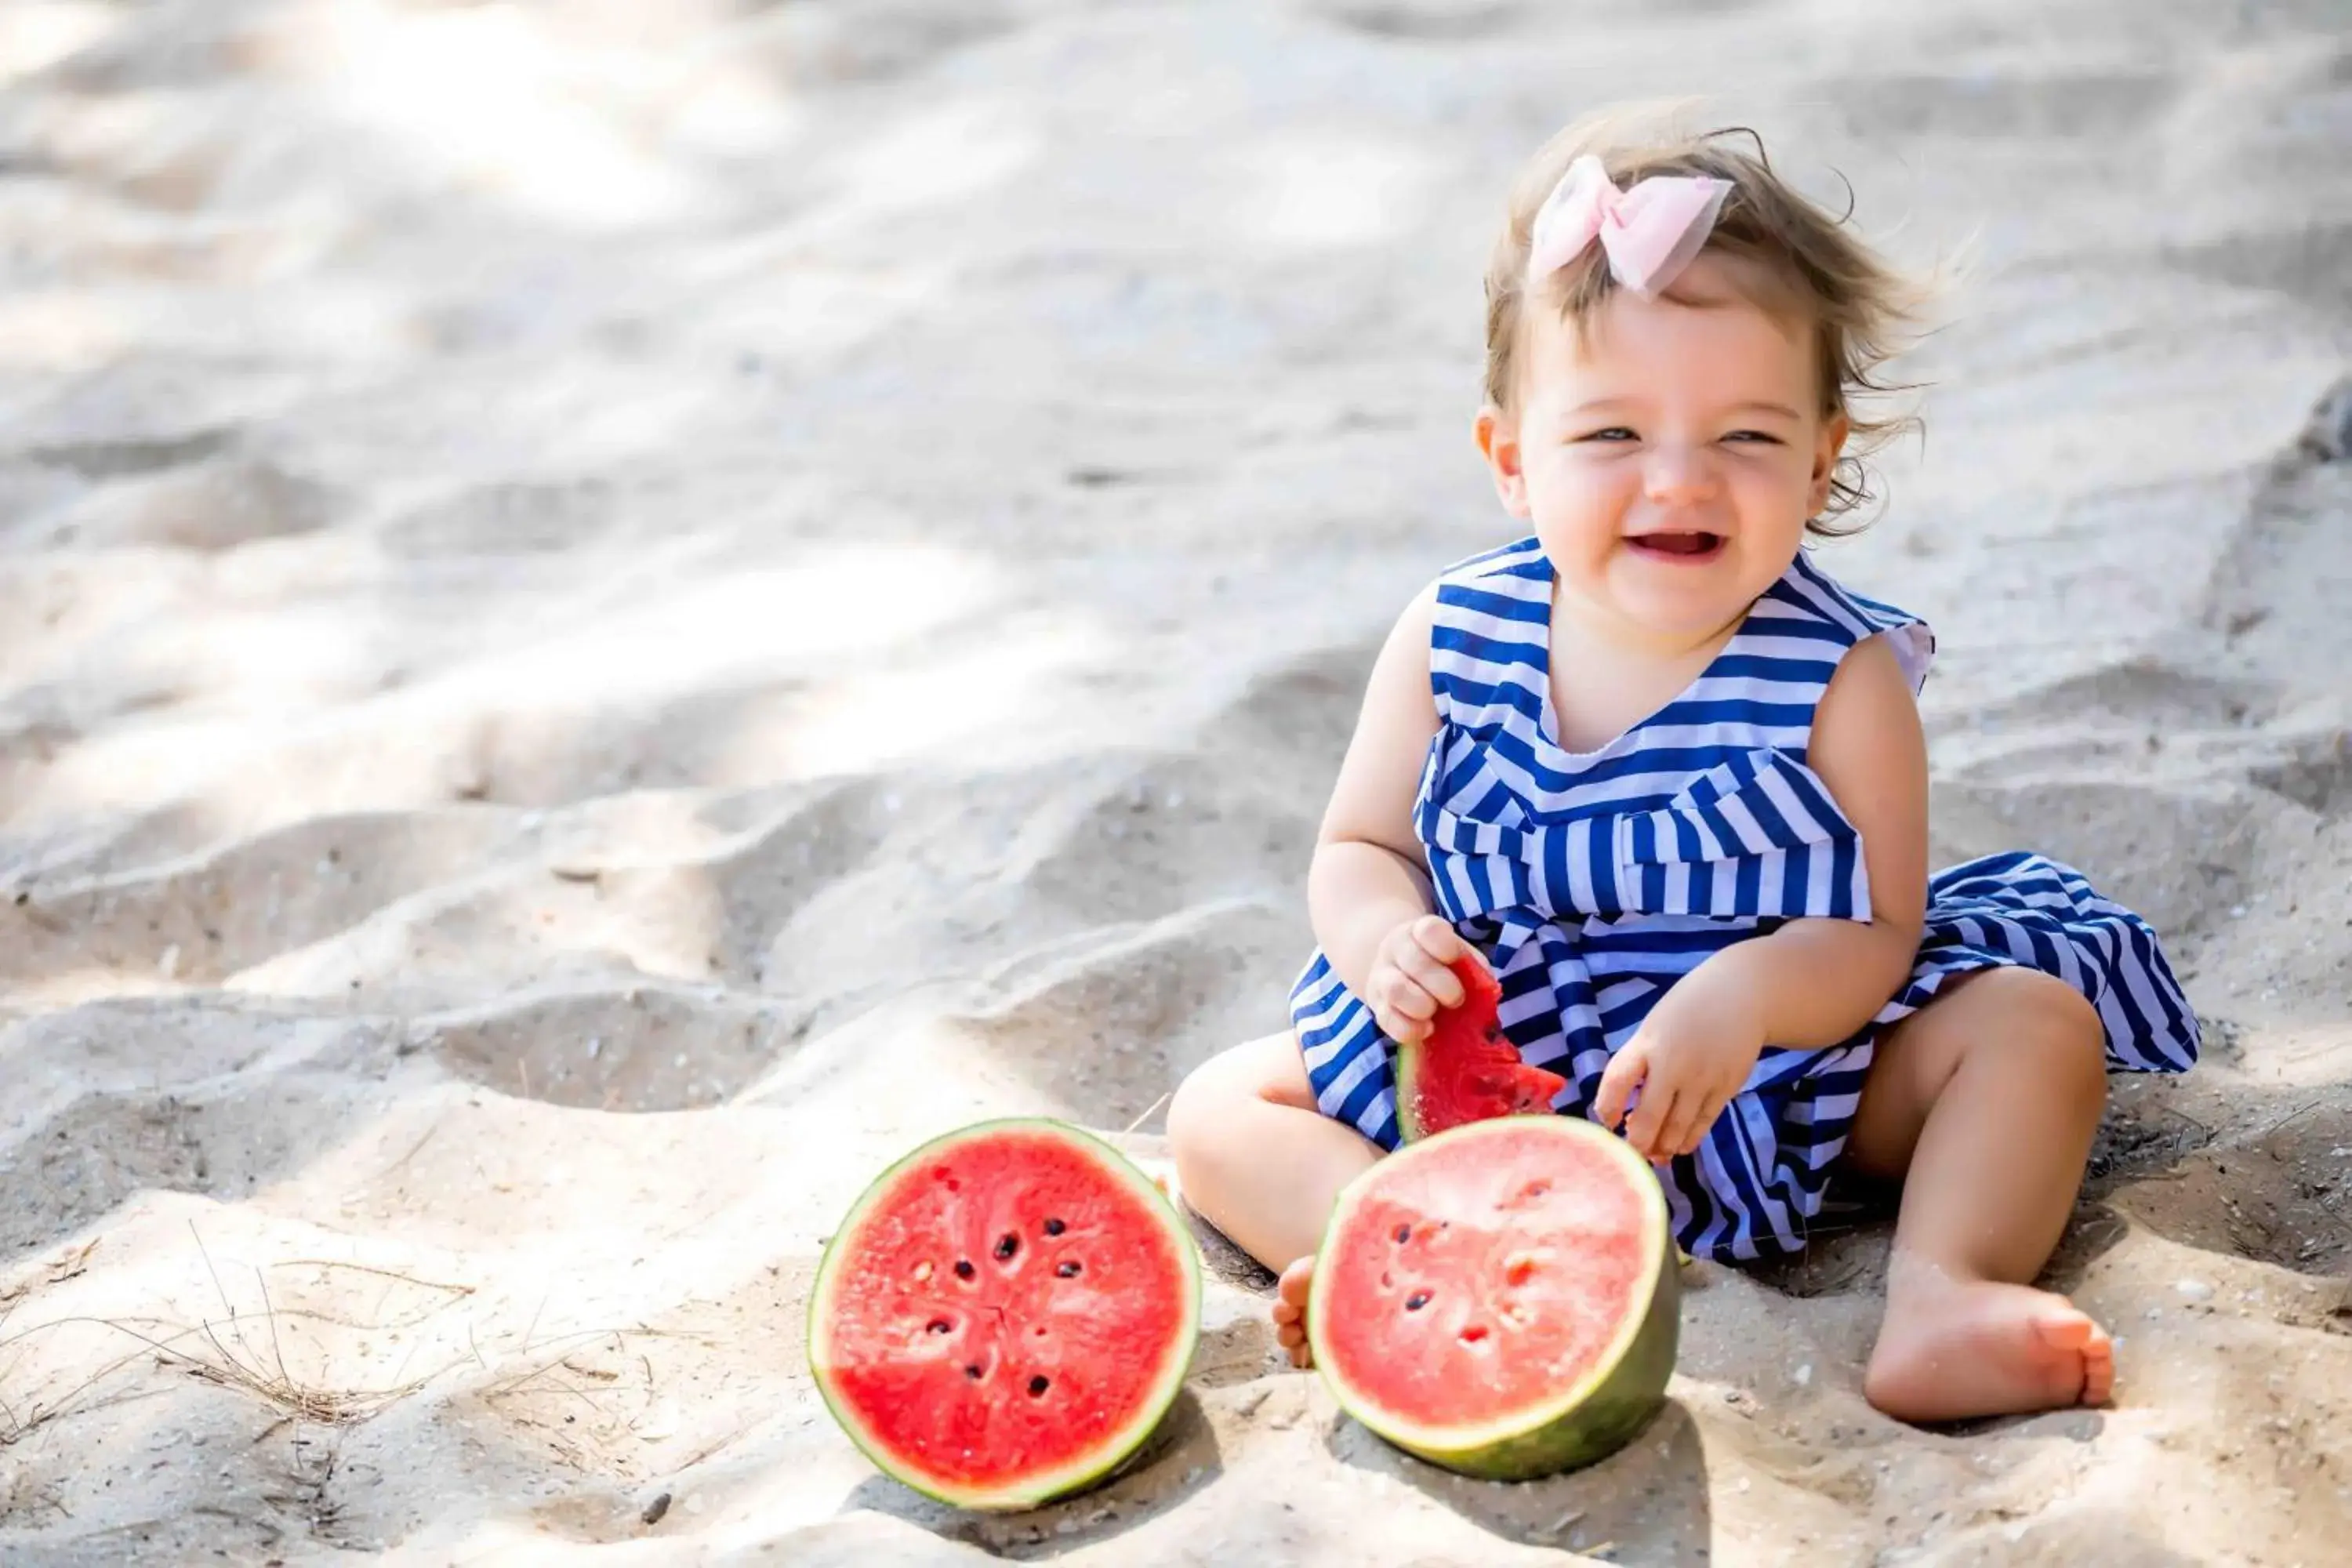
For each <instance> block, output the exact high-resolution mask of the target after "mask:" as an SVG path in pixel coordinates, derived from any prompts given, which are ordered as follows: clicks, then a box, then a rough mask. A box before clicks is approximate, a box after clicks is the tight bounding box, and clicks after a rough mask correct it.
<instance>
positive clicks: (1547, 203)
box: [1528, 153, 1731, 299]
mask: <svg viewBox="0 0 2352 1568" xmlns="http://www.w3.org/2000/svg"><path fill="white" fill-rule="evenodd" d="M1730 194H1731V182H1730V181H1728V180H1711V179H1706V178H1703V177H1700V176H1697V175H1688V176H1681V175H1667V174H1653V175H1651V176H1650V177H1649V178H1648V179H1646V180H1642V181H1638V182H1636V183H1635V184H1634V186H1633V189H1632V190H1630V191H1621V190H1619V189H1618V188H1617V186H1616V184H1615V183H1614V182H1613V181H1612V180H1611V179H1610V178H1609V171H1608V170H1606V169H1605V168H1603V167H1601V160H1600V159H1598V158H1596V157H1594V156H1593V155H1592V154H1591V153H1586V154H1584V156H1582V157H1580V158H1579V159H1577V161H1576V162H1575V163H1570V165H1569V166H1568V173H1566V174H1562V175H1561V176H1560V177H1559V184H1557V185H1554V186H1553V187H1552V192H1551V195H1549V196H1547V197H1546V198H1544V205H1543V207H1542V209H1541V210H1540V211H1538V213H1537V214H1536V221H1535V227H1534V231H1533V233H1532V235H1531V236H1530V239H1529V244H1528V282H1530V283H1533V282H1534V281H1535V280H1536V279H1539V278H1548V277H1549V276H1550V275H1551V274H1553V273H1554V272H1557V271H1559V269H1560V268H1563V267H1565V266H1567V265H1568V264H1569V263H1570V262H1571V261H1573V260H1575V259H1576V258H1578V257H1579V256H1580V255H1582V254H1583V252H1584V247H1586V246H1588V245H1591V243H1592V242H1593V241H1594V240H1595V239H1598V240H1600V241H1601V249H1602V250H1604V251H1606V252H1608V255H1609V271H1610V275H1611V276H1612V277H1613V278H1615V279H1617V281H1618V282H1620V283H1622V284H1623V285H1624V286H1625V287H1626V288H1628V289H1632V290H1633V292H1634V293H1636V294H1639V295H1641V296H1642V297H1643V299H1650V298H1652V297H1654V296H1655V295H1656V294H1657V293H1658V291H1659V290H1661V289H1664V288H1665V287H1666V285H1667V284H1669V283H1672V282H1673V281H1674V280H1675V275H1676V274H1677V273H1679V272H1681V271H1682V269H1683V268H1685V267H1687V266H1689V265H1690V263H1691V259H1692V258H1694V257H1696V255H1698V253H1699V251H1700V250H1701V249H1702V248H1703V247H1705V246H1706V237H1707V235H1708V234H1709V233H1711V232H1713V230H1714V228H1715V219H1716V215H1717V213H1720V212H1721V211H1722V210H1723V200H1724V198H1725V197H1726V196H1727V195H1730Z"/></svg>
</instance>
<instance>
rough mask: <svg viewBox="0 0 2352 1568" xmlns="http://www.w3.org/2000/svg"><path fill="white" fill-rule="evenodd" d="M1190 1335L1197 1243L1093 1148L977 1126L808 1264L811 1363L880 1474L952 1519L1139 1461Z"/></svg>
mask: <svg viewBox="0 0 2352 1568" xmlns="http://www.w3.org/2000/svg"><path fill="white" fill-rule="evenodd" d="M1200 1327H1201V1272H1200V1264H1199V1260H1198V1259H1197V1258H1196V1257H1195V1255H1194V1253H1193V1248H1192V1236H1191V1234H1190V1233H1189V1232H1188V1231H1187V1230H1186V1229H1185V1227H1184V1224H1183V1222H1182V1221H1181V1220H1180V1219H1179V1218H1178V1217H1177V1215H1176V1211H1175V1209H1174V1208H1173V1207H1172V1206H1171V1205H1170V1204H1169V1201H1168V1199H1167V1198H1166V1197H1165V1196H1164V1195H1163V1194H1161V1193H1160V1189H1159V1188H1157V1187H1155V1186H1153V1185H1152V1184H1151V1180H1150V1177H1148V1176H1146V1175H1145V1174H1144V1173H1142V1172H1141V1171H1139V1170H1138V1169H1136V1167H1135V1166H1134V1165H1133V1164H1132V1163H1129V1161H1128V1160H1127V1158H1126V1157H1125V1156H1124V1155H1122V1154H1120V1153H1119V1152H1118V1150H1116V1149H1113V1148H1112V1147H1111V1146H1110V1145H1109V1144H1108V1143H1106V1142H1103V1141H1102V1140H1101V1139H1099V1138H1097V1137H1095V1136H1094V1135H1093V1134H1091V1133H1087V1132H1082V1131H1079V1130H1078V1129H1076V1128H1075V1127H1070V1126H1067V1125H1066V1124H1064V1123H1061V1122H1058V1121H988V1122H982V1123H981V1124H979V1125H978V1126H974V1127H967V1128H965V1129H963V1130H962V1131H957V1132H950V1133H949V1134H947V1135H946V1136H945V1137H942V1138H938V1139H935V1140H933V1141H932V1142H929V1143H926V1144H924V1145H923V1146H922V1147H921V1148H919V1149H918V1150H916V1151H915V1152H913V1153H911V1154H909V1155H908V1156H907V1157H906V1158H905V1159H903V1160H901V1161H899V1162H898V1163H897V1164H895V1165H893V1166H891V1167H890V1168H889V1169H888V1170H887V1171H886V1172H884V1173H882V1176H881V1179H880V1180H878V1181H877V1182H876V1183H875V1184H873V1185H872V1186H870V1187H868V1188H867V1189H866V1193H865V1195H864V1196H862V1197H860V1198H859V1199H858V1200H857V1203H856V1206H854V1207H853V1208H851V1210H850V1211H849V1214H848V1215H847V1217H845V1219H844V1220H843V1221H842V1223H841V1226H840V1228H839V1230H837V1231H836V1232H835V1234H834V1237H833V1240H832V1242H831V1243H830V1244H829V1245H827V1247H825V1249H824V1261H823V1262H821V1263H820V1264H818V1266H817V1272H816V1289H815V1292H814V1295H813V1296H812V1298H811V1300H810V1302H809V1365H810V1368H811V1370H812V1371H813V1372H814V1373H815V1377H816V1385H817V1388H818V1390H819V1392H821V1393H822V1394H824V1402H825V1405H826V1406H827V1407H828V1408H830V1409H831V1410H832V1412H833V1415H834V1419H835V1420H836V1421H838V1422H840V1423H841V1426H842V1429H843V1430H844V1431H845V1432H847V1433H848V1434H849V1436H850V1440H851V1441H853V1442H855V1443H856V1445H857V1446H858V1447H860V1448H862V1449H864V1450H865V1451H866V1456H867V1457H868V1458H871V1459H872V1460H873V1461H874V1462H875V1464H876V1465H877V1466H879V1467H880V1468H882V1469H883V1470H885V1471H886V1472H887V1473H888V1474H890V1475H892V1476H894V1477H896V1478H897V1479H899V1480H901V1481H903V1482H905V1483H906V1484H907V1485H908V1486H910V1487H912V1488H914V1489H916V1490H918V1491H920V1492H925V1493H928V1494H929V1495H930V1496H932V1497H935V1498H937V1499H939V1500H940V1501H941V1502H945V1503H950V1504H952V1505H954V1506H956V1507H958V1508H967V1509H981V1510H1010V1509H1025V1508H1034V1507H1036V1506H1037V1505H1038V1504H1040V1503H1044V1502H1048V1501H1050V1500H1053V1499H1055V1498H1057V1497H1062V1496H1066V1494H1068V1493H1070V1492H1074V1491H1077V1490H1080V1489H1084V1488H1085V1487H1087V1486H1088V1485H1090V1484H1092V1483H1093V1482H1095V1481H1097V1480H1100V1479H1104V1478H1105V1477H1107V1476H1108V1475H1109V1474H1110V1473H1111V1472H1112V1471H1114V1470H1116V1469H1118V1467H1119V1466H1120V1465H1121V1464H1122V1463H1123V1462H1125V1461H1126V1460H1128V1459H1129V1458H1131V1457H1133V1456H1134V1455H1136V1454H1137V1453H1138V1452H1139V1450H1140V1449H1141V1448H1142V1447H1143V1446H1144V1444H1145V1442H1146V1440H1147V1439H1149V1438H1150V1436H1151V1434H1152V1432H1153V1431H1154V1430H1155V1429H1156V1428H1157V1427H1158V1426H1159V1425H1160V1420H1161V1418H1162V1417H1164V1416H1165V1415H1167V1413H1168V1408H1169V1406H1170V1405H1172V1404H1174V1403H1175V1400H1176V1395H1177V1392H1178V1391H1179V1390H1180V1389H1181V1387H1182V1386H1183V1383H1184V1373H1185V1372H1186V1370H1187V1369H1188V1368H1190V1366H1191V1365H1192V1347H1193V1342H1194V1341H1195V1339H1196V1338H1197V1336H1198V1334H1199V1332H1200Z"/></svg>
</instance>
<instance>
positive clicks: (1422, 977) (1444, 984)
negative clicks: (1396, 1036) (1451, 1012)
mask: <svg viewBox="0 0 2352 1568" xmlns="http://www.w3.org/2000/svg"><path fill="white" fill-rule="evenodd" d="M1447 929H1448V930H1449V931H1450V930H1451V929H1453V928H1451V927H1448V928H1447ZM1402 946H1403V951H1402V952H1399V953H1398V954H1397V960H1396V963H1397V973H1400V974H1402V975H1403V976H1404V977H1405V978H1406V979H1407V980H1410V981H1412V983H1413V984H1414V985H1415V986H1417V987H1419V988H1420V990H1421V993H1422V994H1423V995H1424V996H1426V997H1427V998H1428V999H1429V1002H1430V1011H1431V1013H1434V1012H1435V1011H1436V1009H1438V1008H1440V1007H1459V1006H1460V1005H1462V1002H1463V990H1462V982H1461V981H1459V980H1457V979H1455V978H1454V971H1452V970H1451V969H1448V968H1447V967H1446V966H1445V965H1444V964H1443V963H1439V962H1438V961H1437V959H1436V957H1435V956H1434V955H1433V954H1432V953H1431V952H1430V951H1429V950H1428V949H1427V948H1425V947H1423V946H1421V945H1420V944H1419V943H1418V942H1406V943H1403V944H1402ZM1416 1016H1426V1015H1416Z"/></svg>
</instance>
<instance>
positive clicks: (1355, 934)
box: [1307, 586, 1470, 1039]
mask: <svg viewBox="0 0 2352 1568" xmlns="http://www.w3.org/2000/svg"><path fill="white" fill-rule="evenodd" d="M1436 604H1437V591H1436V589H1435V587H1434V586H1432V587H1431V588H1429V589H1427V590H1424V591H1423V593H1422V595H1420V597H1418V598H1416V599H1414V600H1413V602H1412V604H1411V605H1407V606H1406V608H1405V612H1404V614H1403V615H1402V616H1399V617H1398V619H1397V623H1396V626H1395V627H1394V629H1392V630H1391V632H1390V633H1389V638H1388V641H1387V642H1386V643H1385V644H1384V645H1382V647H1381V652H1380V657H1379V658H1377V659H1376V660H1374V661H1373V664H1372V675H1371V680H1370V683H1369V685H1368V686H1367V687H1366V689H1365V691H1364V706H1363V710H1362V711H1361V712H1360V714H1359V715H1358V716H1357V719H1356V733H1355V736H1354V738H1353V739H1351V740H1350V741H1349V742H1348V755H1347V757H1346V759H1345V760H1344V761H1342V762H1341V763H1340V764H1339V783H1338V784H1335V785H1334V786H1333V788H1332V791H1331V804H1330V805H1329V807H1328V809H1326V810H1325V812H1324V814H1323V827H1322V831H1321V832H1320V833H1319V834H1318V835H1317V837H1316V843H1315V859H1314V862H1313V864H1312V865H1310V866H1309V867H1308V868H1307V917H1308V919H1309V920H1310V921H1312V922H1313V923H1314V927H1315V938H1316V941H1317V942H1319V943H1321V944H1322V948H1323V952H1324V954H1325V956H1327V957H1328V958H1329V959H1330V961H1331V967H1332V968H1333V969H1335V970H1337V971H1338V972H1339V978H1340V979H1341V980H1343V981H1345V982H1347V984H1348V989H1349V990H1350V991H1352V992H1354V993H1355V994H1357V995H1358V996H1360V997H1362V998H1363V999H1364V1001H1365V1002H1366V1003H1367V1004H1368V1005H1370V1007H1371V1009H1372V1013H1373V1016H1374V1017H1375V1018H1376V1019H1377V1020H1378V1021H1379V1023H1380V1026H1381V1028H1382V1029H1383V1030H1385V1031H1386V1032H1387V1033H1388V1035H1389V1037H1391V1039H1418V1038H1420V1037H1422V1036H1423V1035H1424V1034H1426V1033H1427V1032H1428V1028H1429V1020H1430V1019H1431V1018H1432V1017H1433V1016H1435V1014H1436V1010H1437V1009H1438V1008H1439V1007H1441V1006H1444V1007H1452V1006H1457V1005H1460V1004H1461V1001H1462V986H1461V983H1460V982H1459V981H1457V980H1456V979H1455V978H1454V975H1453V973H1451V972H1450V971H1449V970H1448V969H1447V968H1446V967H1445V966H1446V965H1447V964H1448V963H1452V962H1453V961H1454V959H1456V958H1458V957H1460V956H1461V955H1462V954H1464V953H1465V952H1469V951H1470V948H1469V944H1468V943H1466V942H1463V941H1462V939H1461V938H1460V937H1459V936H1458V935H1457V934H1456V933H1455V932H1454V928H1453V927H1452V926H1451V925H1449V924H1447V923H1446V922H1445V921H1444V920H1443V919H1442V918H1440V917H1438V916H1437V915H1434V914H1433V913H1432V912H1431V911H1432V910H1434V909H1435V908H1436V901H1435V899H1434V897H1433V894H1432V892H1431V889H1430V885H1429V873H1428V872H1427V870H1426V869H1424V868H1423V862H1422V853H1421V845H1420V841H1419V840H1418V839H1417V838H1415V837H1414V836H1413V831H1412V808H1413V801H1414V798H1415V796H1416V795H1419V793H1420V790H1421V773H1422V767H1423V763H1424V762H1425V761H1426V759H1427V757H1428V754H1429V742H1430V737H1431V736H1433V735H1434V734H1435V733H1436V732H1437V704H1436V701H1435V700H1434V699H1433V697H1432V696H1431V695H1430V689H1429V636H1430V622H1431V617H1432V616H1433V614H1434V612H1435V609H1436Z"/></svg>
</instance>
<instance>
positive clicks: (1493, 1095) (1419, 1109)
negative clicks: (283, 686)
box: [1396, 958, 1568, 1142]
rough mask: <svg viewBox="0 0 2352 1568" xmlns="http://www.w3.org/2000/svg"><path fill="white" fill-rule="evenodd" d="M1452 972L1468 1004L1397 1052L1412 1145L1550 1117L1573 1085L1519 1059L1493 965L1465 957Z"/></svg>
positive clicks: (1401, 1102)
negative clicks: (1467, 1128) (1481, 1124)
mask: <svg viewBox="0 0 2352 1568" xmlns="http://www.w3.org/2000/svg"><path fill="white" fill-rule="evenodd" d="M1452 968H1453V970H1454V978H1455V979H1457V980H1459V981H1460V982H1461V983H1462V989H1463V992H1464V996H1463V1001H1462V1005H1460V1006H1459V1007H1446V1008H1443V1009H1441V1010H1440V1011H1439V1013H1438V1015H1437V1017H1436V1019H1435V1021H1434V1022H1433V1025H1432V1026H1431V1028H1430V1031H1429V1035H1428V1037H1427V1038H1425V1039H1423V1040H1421V1041H1419V1042H1418V1043H1415V1042H1412V1041H1406V1042H1404V1043H1402V1044H1400V1045H1399V1046H1398V1047H1397V1066H1396V1079H1397V1121H1398V1123H1399V1125H1400V1127H1401V1128H1402V1131H1403V1135H1404V1141H1405V1142H1412V1141H1413V1140H1414V1139H1417V1138H1426V1137H1429V1136H1431V1135H1432V1134H1433V1133H1438V1132H1443V1131H1445V1130H1446V1129H1447V1128H1449V1127H1460V1126H1463V1125H1464V1124H1465V1123H1467V1122H1472V1121H1486V1120H1487V1119H1488V1118H1490V1117H1496V1116H1519V1115H1526V1114H1530V1113H1533V1112H1538V1111H1548V1110H1550V1109H1551V1105H1552V1099H1553V1097H1554V1096H1556V1095H1558V1094H1559V1092H1560V1090H1562V1089H1566V1088H1567V1087H1568V1080H1567V1079H1564V1078H1562V1077H1560V1076H1559V1074H1558V1073H1555V1072H1546V1071H1545V1070H1544V1069H1543V1068H1534V1067H1529V1066H1528V1064H1527V1063H1526V1062H1524V1061H1522V1060H1521V1059H1520V1058H1519V1048H1518V1047H1517V1046H1515V1045H1513V1044H1511V1042H1510V1040H1509V1038H1508V1037H1507V1036H1505V1035H1504V1033H1503V1029H1502V1026H1501V1024H1499V1023H1498V1022H1497V1021H1496V1013H1497V1011H1498V1010H1499V1008H1500V1007H1501V1005H1502V1001H1503V987H1502V985H1501V984H1500V983H1499V982H1497V981H1496V978H1495V976H1494V975H1493V974H1492V973H1489V972H1488V970H1487V968H1486V965H1485V964H1484V963H1480V962H1479V961H1478V960H1477V959H1475V958H1462V959H1457V960H1456V961H1455V962H1454V964H1453V965H1452Z"/></svg>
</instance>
